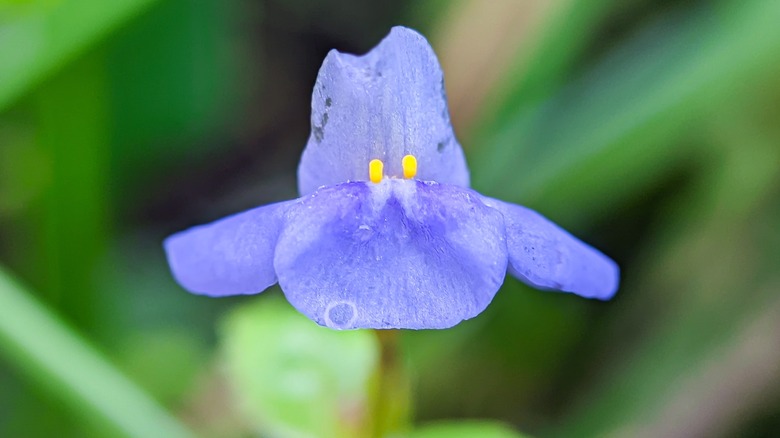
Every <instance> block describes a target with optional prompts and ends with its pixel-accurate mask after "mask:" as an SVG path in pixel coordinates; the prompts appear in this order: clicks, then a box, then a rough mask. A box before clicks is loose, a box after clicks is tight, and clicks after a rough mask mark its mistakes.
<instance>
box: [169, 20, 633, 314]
mask: <svg viewBox="0 0 780 438" xmlns="http://www.w3.org/2000/svg"><path fill="white" fill-rule="evenodd" d="M311 125H312V132H311V135H310V137H309V141H308V143H307V144H306V149H305V150H304V152H303V157H302V158H301V163H300V167H299V168H298V182H299V188H300V192H301V197H300V198H298V199H295V200H292V201H285V202H280V203H276V204H271V205H266V206H263V207H258V208H255V209H253V210H249V211H246V212H243V213H239V214H236V215H233V216H230V217H227V218H225V219H222V220H219V221H217V222H214V223H211V224H208V225H203V226H199V227H195V228H192V229H189V230H186V231H183V232H180V233H177V234H174V235H173V236H170V237H169V238H168V239H167V240H166V241H165V250H166V252H167V255H168V262H169V263H170V266H171V270H172V271H173V275H174V277H175V278H176V280H177V281H178V282H179V283H180V284H181V285H182V286H183V287H184V288H186V289H188V290H189V291H191V292H194V293H198V294H204V295H210V296H215V297H218V296H225V295H236V294H254V293H259V292H262V291H263V290H264V289H266V288H268V287H270V286H272V285H273V284H275V283H277V282H278V283H279V285H280V286H281V288H282V290H283V291H284V294H285V295H286V296H287V299H288V300H289V301H290V303H292V305H293V306H295V307H296V308H297V309H298V310H299V311H300V312H301V313H303V314H305V315H306V316H308V317H309V318H311V319H312V320H314V321H315V322H317V323H318V324H320V325H324V326H328V327H331V328H336V329H353V328H408V329H428V328H447V327H452V326H454V325H455V324H458V323H459V322H460V321H462V320H464V319H469V318H472V317H474V316H476V315H478V314H479V313H480V312H482V311H483V310H484V309H485V307H487V305H488V304H489V303H490V301H491V300H492V299H493V296H494V295H495V293H496V291H497V290H498V289H499V287H500V286H501V284H502V283H503V281H504V277H505V275H506V272H507V271H509V273H510V274H512V275H513V276H515V277H517V278H519V279H520V280H522V281H523V282H525V283H527V284H529V285H531V286H534V287H537V288H540V289H553V290H561V291H566V292H573V293H575V294H578V295H581V296H583V297H588V298H598V299H609V298H610V297H612V295H614V293H615V291H616V289H617V286H618V277H619V273H618V267H617V265H616V264H615V263H614V262H613V261H612V260H611V259H609V258H608V257H606V256H604V255H603V254H602V253H600V252H599V251H597V250H595V249H593V248H591V247H590V246H588V245H586V244H585V243H582V242H581V241H579V240H577V239H576V238H575V237H573V236H572V235H571V234H569V233H567V232H566V231H564V230H563V229H561V228H559V227H558V226H557V225H555V224H553V223H552V222H550V221H549V220H547V219H545V218H544V217H542V216H541V215H540V214H538V213H536V212H534V211H532V210H529V209H527V208H525V207H521V206H519V205H513V204H508V203H505V202H502V201H499V200H496V199H492V198H488V197H486V196H483V195H480V194H479V193H477V192H475V191H473V190H471V189H469V172H468V168H467V167H466V162H465V159H464V156H463V151H462V150H461V147H460V145H459V144H458V141H457V140H456V139H455V135H454V133H453V131H452V126H451V125H450V119H449V114H448V109H447V98H446V95H445V92H444V84H443V78H442V72H441V68H440V66H439V63H438V61H437V60H436V56H435V55H434V53H433V50H432V49H431V47H430V46H429V45H428V42H427V41H426V40H425V38H423V37H422V36H421V35H419V34H418V33H416V32H414V31H412V30H409V29H406V28H403V27H396V28H393V29H392V31H391V32H390V34H389V35H388V36H387V37H386V38H385V39H384V40H383V41H382V42H381V43H380V44H379V45H378V46H377V47H376V48H374V49H373V50H372V51H370V52H369V53H368V54H366V55H365V56H354V55H348V54H342V53H339V52H337V51H335V50H333V51H331V52H330V53H329V54H328V56H327V57H326V58H325V62H324V63H323V65H322V68H321V69H320V72H319V75H318V77H317V83H316V85H315V87H314V94H313V96H312V115H311Z"/></svg>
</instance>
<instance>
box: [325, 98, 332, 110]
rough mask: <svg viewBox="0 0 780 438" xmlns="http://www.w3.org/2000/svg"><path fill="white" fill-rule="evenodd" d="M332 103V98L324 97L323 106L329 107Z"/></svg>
mask: <svg viewBox="0 0 780 438" xmlns="http://www.w3.org/2000/svg"><path fill="white" fill-rule="evenodd" d="M331 105H333V99H331V98H330V97H326V98H325V108H330V106H331Z"/></svg>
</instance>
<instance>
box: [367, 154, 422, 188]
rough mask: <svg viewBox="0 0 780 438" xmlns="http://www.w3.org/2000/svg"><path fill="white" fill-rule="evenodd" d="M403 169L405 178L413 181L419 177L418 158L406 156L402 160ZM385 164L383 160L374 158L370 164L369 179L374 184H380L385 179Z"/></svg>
mask: <svg viewBox="0 0 780 438" xmlns="http://www.w3.org/2000/svg"><path fill="white" fill-rule="evenodd" d="M401 167H402V168H403V171H404V178H406V179H412V178H414V177H415V176H416V175H417V158H415V157H414V155H404V157H403V158H402V159H401ZM384 169H385V163H383V162H382V160H380V159H377V158H374V159H373V160H371V161H369V162H368V179H369V180H371V182H372V183H374V184H379V183H380V182H381V181H382V178H384Z"/></svg>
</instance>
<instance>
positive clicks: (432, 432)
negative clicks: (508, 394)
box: [409, 420, 527, 438]
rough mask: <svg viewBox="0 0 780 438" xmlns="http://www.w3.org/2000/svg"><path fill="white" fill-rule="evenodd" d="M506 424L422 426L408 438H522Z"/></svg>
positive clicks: (450, 422) (471, 421) (475, 422)
mask: <svg viewBox="0 0 780 438" xmlns="http://www.w3.org/2000/svg"><path fill="white" fill-rule="evenodd" d="M525 436H527V435H522V434H520V433H519V432H516V431H515V430H513V429H512V428H511V427H509V426H507V425H506V424H503V423H500V422H497V421H478V420H464V421H447V422H439V423H434V424H430V425H426V426H423V427H421V428H419V429H417V430H415V431H414V432H412V433H411V434H410V435H409V438H473V437H479V438H523V437H525Z"/></svg>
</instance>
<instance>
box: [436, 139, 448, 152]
mask: <svg viewBox="0 0 780 438" xmlns="http://www.w3.org/2000/svg"><path fill="white" fill-rule="evenodd" d="M446 146H447V145H445V144H444V142H443V141H440V142H439V144H437V145H436V150H437V151H439V152H444V148H445V147H446Z"/></svg>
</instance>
